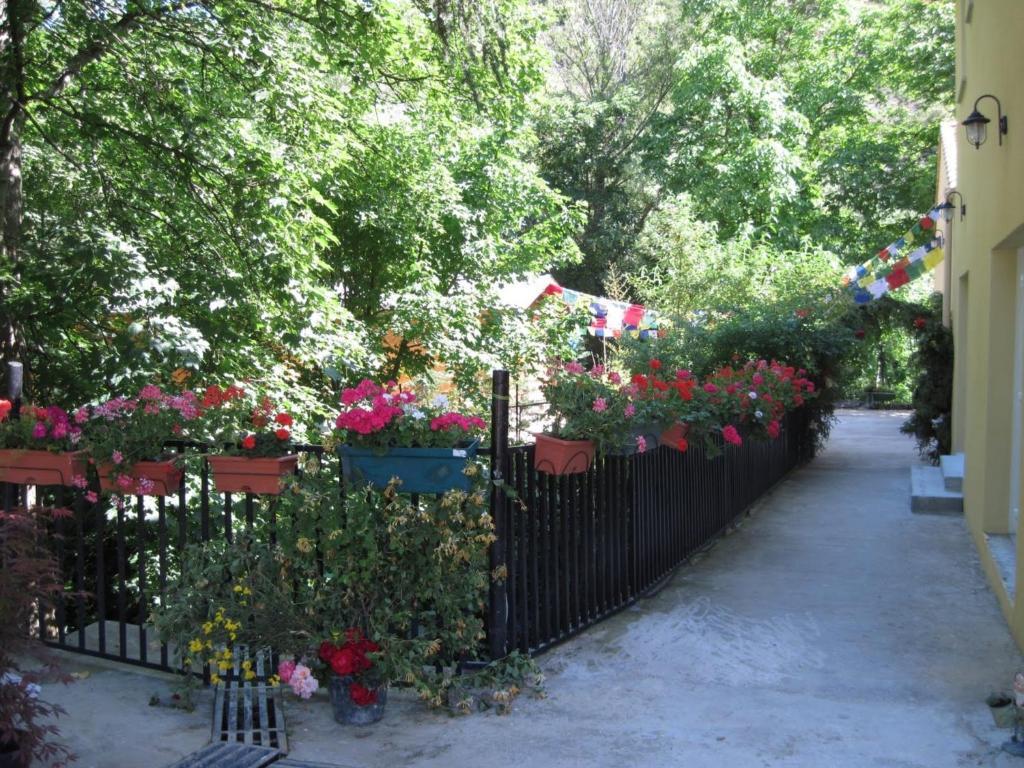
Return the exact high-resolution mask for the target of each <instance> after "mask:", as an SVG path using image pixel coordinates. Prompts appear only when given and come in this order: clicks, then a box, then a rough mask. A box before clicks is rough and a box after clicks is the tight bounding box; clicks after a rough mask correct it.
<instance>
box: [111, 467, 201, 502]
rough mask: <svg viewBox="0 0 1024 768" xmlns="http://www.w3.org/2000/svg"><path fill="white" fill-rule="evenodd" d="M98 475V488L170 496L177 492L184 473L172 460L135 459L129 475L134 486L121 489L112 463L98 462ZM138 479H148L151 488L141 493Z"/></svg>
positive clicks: (131, 493) (127, 492)
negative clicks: (125, 489) (151, 485)
mask: <svg viewBox="0 0 1024 768" xmlns="http://www.w3.org/2000/svg"><path fill="white" fill-rule="evenodd" d="M97 470H98V472H99V476H100V488H101V489H102V490H103V491H106V492H110V493H125V494H128V495H130V496H171V495H173V494H175V493H177V492H178V488H179V487H180V486H181V478H182V476H183V475H184V474H185V472H184V470H182V469H180V468H179V467H178V466H177V465H176V464H175V463H174V462H173V461H137V462H135V466H134V467H132V471H131V476H132V478H133V479H134V480H135V481H136V482H135V486H134V487H133V488H131V489H130V490H128V491H123V490H122V489H121V487H120V486H119V485H118V484H117V482H116V480H117V475H116V473H115V472H114V465H113V464H100V466H99V467H98V468H97ZM139 480H149V481H151V482H152V483H153V488H152V489H151V490H150V491H148V492H146V493H142V491H141V490H139V484H138V481H139Z"/></svg>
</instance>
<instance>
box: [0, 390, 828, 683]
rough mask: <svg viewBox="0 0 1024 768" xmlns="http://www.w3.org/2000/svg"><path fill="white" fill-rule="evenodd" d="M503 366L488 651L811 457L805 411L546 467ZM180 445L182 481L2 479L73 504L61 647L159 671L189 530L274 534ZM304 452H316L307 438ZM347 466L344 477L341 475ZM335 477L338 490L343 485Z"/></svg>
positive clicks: (48, 499) (171, 655)
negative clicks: (577, 468)
mask: <svg viewBox="0 0 1024 768" xmlns="http://www.w3.org/2000/svg"><path fill="white" fill-rule="evenodd" d="M509 412H510V400H509V397H508V375H507V373H506V372H504V371H496V372H495V375H494V397H493V406H492V424H491V428H492V444H491V447H490V448H487V449H484V450H483V451H482V452H481V455H482V456H483V457H484V458H485V459H486V460H489V461H490V462H491V466H492V469H493V475H494V477H495V478H496V479H498V480H500V482H499V483H495V484H493V485H492V489H491V500H490V512H491V515H492V517H493V519H494V521H495V526H496V535H497V541H496V543H495V544H494V545H493V546H492V548H491V561H490V567H491V569H492V571H494V572H499V573H500V572H502V571H504V572H505V573H506V574H507V577H506V578H505V579H503V580H497V581H493V582H492V587H491V591H490V596H489V608H488V611H487V615H486V617H485V623H486V626H487V633H488V647H487V648H486V649H483V654H484V655H485V656H490V657H491V658H499V657H501V656H504V655H505V654H506V653H508V652H509V651H511V650H513V649H519V650H521V651H523V652H527V653H537V652H540V651H543V650H544V649H546V648H548V647H550V646H551V645H553V644H555V643H557V642H559V641H561V640H564V639H565V638H567V637H570V636H572V635H573V634H575V633H577V632H579V631H580V630H582V629H584V628H586V627H588V626H590V625H592V624H594V623H595V622H597V621H600V620H601V619H602V618H604V617H605V616H608V615H609V614H611V613H614V612H615V611H617V610H619V609H621V608H623V607H625V606H627V605H629V604H631V603H632V602H633V601H635V600H636V599H637V598H638V597H639V596H641V595H643V594H644V593H645V592H647V591H649V590H651V589H652V587H655V586H656V585H658V583H659V582H660V581H662V580H663V579H664V578H665V577H666V576H667V575H668V574H670V573H671V572H672V570H673V569H674V568H676V567H677V566H678V565H679V564H680V563H682V562H684V561H685V560H686V559H687V558H688V557H689V556H690V555H691V554H693V553H694V552H695V551H697V550H699V549H700V548H701V547H703V546H705V545H706V544H707V543H708V542H709V541H710V540H711V539H712V538H714V537H715V536H716V535H718V534H719V533H720V532H721V531H722V530H723V529H724V528H725V527H726V526H728V525H729V524H730V523H731V522H732V521H733V520H734V519H735V518H736V517H737V516H738V515H739V514H741V513H742V512H743V511H744V510H745V509H747V508H748V507H749V505H750V504H751V503H752V502H753V501H754V500H756V499H757V498H758V496H760V495H761V494H763V493H764V492H765V491H766V490H767V489H768V488H770V487H771V486H772V485H773V484H774V483H776V482H777V481H778V480H779V479H780V478H781V477H782V476H783V475H785V474H786V473H787V472H788V471H789V470H791V469H793V468H794V467H795V466H797V465H798V464H800V463H801V462H803V461H806V460H808V459H809V458H810V457H811V451H812V445H813V441H812V440H811V434H810V432H809V431H808V429H807V426H808V425H807V420H806V417H805V416H804V415H803V414H802V412H800V411H797V412H795V413H791V414H789V415H788V416H787V417H786V419H785V422H784V426H783V431H782V435H781V436H780V438H779V439H777V440H774V441H772V442H769V443H759V442H754V441H749V440H748V441H745V442H744V444H743V446H741V447H739V448H734V447H732V446H726V447H725V450H724V451H723V452H722V453H721V455H719V456H717V457H716V458H713V459H709V458H707V457H706V455H705V453H704V451H703V449H702V447H701V446H699V445H697V444H696V442H697V441H694V443H693V444H692V445H691V447H690V449H689V451H687V452H686V453H679V452H677V451H674V450H672V449H669V448H666V447H662V448H658V449H656V450H653V451H648V452H647V453H645V454H642V455H634V456H629V457H613V456H608V457H599V458H598V459H597V460H596V461H595V463H594V464H593V466H592V467H591V468H590V469H589V471H587V472H586V473H584V474H579V475H570V476H561V477H556V476H550V475H547V474H545V473H543V472H539V471H537V470H535V469H534V468H533V450H534V448H533V446H532V445H510V443H509V439H508V438H509ZM168 445H169V446H171V447H172V448H173V449H174V450H176V451H178V452H180V453H182V454H184V456H185V457H186V460H185V474H184V476H183V478H182V480H181V484H180V487H179V488H178V491H177V493H175V494H173V495H170V496H166V497H156V498H153V497H145V498H144V497H134V498H132V499H131V500H130V501H129V503H127V504H125V505H124V506H122V507H119V506H118V505H116V504H111V503H110V502H109V500H104V499H103V498H100V500H99V501H98V502H97V503H89V502H88V501H87V500H86V497H85V494H84V492H83V491H82V490H79V489H72V488H65V487H37V486H15V485H11V484H4V483H0V499H2V502H3V508H4V509H5V510H7V511H10V510H11V509H13V508H15V507H19V506H26V505H31V504H37V503H38V504H44V505H48V506H56V507H58V508H64V509H66V510H67V512H66V513H65V514H64V515H62V516H57V517H55V518H54V519H53V521H52V522H51V523H50V525H51V530H50V531H49V533H50V541H51V542H52V545H53V548H54V551H55V553H56V556H57V560H58V563H59V566H60V571H61V574H62V576H63V580H64V585H65V595H64V599H62V600H60V601H58V603H57V606H56V610H55V611H53V612H52V613H50V614H41V615H40V616H39V620H38V632H39V636H40V638H41V639H43V640H44V641H46V642H47V643H49V644H51V645H54V646H57V647H60V648H64V649H66V650H69V651H75V652H79V653H84V654H89V655H93V656H100V657H104V658H108V659H113V660H117V661H121V662H125V663H129V664H136V665H142V666H146V667H153V668H158V669H163V670H175V669H178V668H179V664H180V660H179V659H178V657H177V654H176V650H175V649H174V648H169V647H168V646H167V645H166V644H163V643H160V642H159V641H158V639H157V638H156V637H154V634H155V633H154V632H153V631H152V628H151V627H150V626H149V625H148V616H149V614H150V613H151V611H152V609H153V608H154V607H155V606H156V605H157V604H158V602H159V600H160V599H161V597H162V595H163V594H164V593H165V590H166V588H167V585H168V581H169V579H171V578H173V576H174V574H175V573H177V572H178V571H179V570H180V565H181V560H182V558H183V556H184V555H185V551H186V546H187V545H188V544H189V543H193V542H201V541H210V540H213V539H226V540H228V541H230V540H231V539H232V537H233V536H235V535H236V534H237V533H238V532H241V531H245V530H250V531H251V530H256V531H257V532H258V534H259V535H261V536H263V537H264V538H265V540H266V541H267V542H268V543H273V541H274V540H275V538H276V525H277V522H276V519H275V518H274V511H273V510H274V506H273V505H272V504H269V505H268V504H263V503H261V502H260V499H259V497H255V496H253V495H252V494H245V495H241V494H236V495H232V494H224V493H216V492H215V491H214V490H213V489H212V486H211V478H210V468H209V465H208V463H207V461H206V459H205V458H204V457H203V449H204V446H201V445H198V444H191V443H184V442H178V443H169V444H168ZM300 450H301V451H306V452H316V453H321V452H322V451H323V448H321V447H320V446H315V445H306V446H301V447H300ZM343 488H344V481H343V480H341V479H340V478H339V489H343ZM339 492H341V491H340V490H339Z"/></svg>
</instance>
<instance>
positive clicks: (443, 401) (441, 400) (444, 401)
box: [434, 395, 448, 408]
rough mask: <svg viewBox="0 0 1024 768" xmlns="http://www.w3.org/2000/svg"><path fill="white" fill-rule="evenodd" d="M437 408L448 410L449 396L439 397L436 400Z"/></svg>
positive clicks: (435, 405)
mask: <svg viewBox="0 0 1024 768" xmlns="http://www.w3.org/2000/svg"><path fill="white" fill-rule="evenodd" d="M434 407H435V408H447V407H448V395H438V396H437V397H435V398H434Z"/></svg>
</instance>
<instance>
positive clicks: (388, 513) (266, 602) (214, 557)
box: [156, 453, 493, 706]
mask: <svg viewBox="0 0 1024 768" xmlns="http://www.w3.org/2000/svg"><path fill="white" fill-rule="evenodd" d="M469 471H473V472H475V473H476V476H477V477H478V478H481V480H482V475H481V474H480V470H479V469H478V468H477V467H476V466H475V465H471V469H470V470H469ZM337 477H338V467H337V460H336V459H335V458H334V457H333V456H331V455H330V454H329V453H327V454H325V455H324V457H323V459H322V463H321V461H318V460H317V459H315V458H312V457H311V458H309V459H308V460H306V463H305V466H304V467H303V473H302V475H301V478H300V479H298V480H297V481H296V482H295V483H294V484H293V485H292V487H291V488H290V489H289V490H288V492H286V493H285V494H283V495H282V496H280V497H279V498H278V499H276V500H275V501H274V502H272V503H273V504H274V505H275V507H274V519H275V520H276V528H275V530H276V533H277V543H276V544H274V545H268V544H267V543H266V542H267V541H268V540H269V538H268V534H269V527H263V526H269V524H270V522H269V521H270V518H269V516H267V517H264V518H263V519H262V520H261V521H260V522H259V524H258V525H259V527H258V528H257V529H255V530H254V534H253V536H252V537H248V536H240V537H238V538H237V539H236V541H235V543H233V544H227V543H224V542H209V543H206V544H202V545H197V546H195V547H193V548H192V549H191V550H190V551H189V553H188V555H187V556H186V557H185V558H184V561H183V572H182V574H181V576H180V578H178V579H177V580H175V582H174V583H173V584H171V585H170V586H169V590H168V597H167V599H166V600H165V601H164V604H163V605H162V606H161V608H160V610H159V611H158V612H157V615H156V626H157V628H158V629H159V631H160V634H161V636H162V637H164V638H166V639H174V640H175V641H177V642H180V643H181V644H182V645H181V646H180V647H188V646H189V644H190V643H193V641H196V640H198V641H199V642H200V644H202V643H204V642H205V641H206V639H208V638H211V636H212V639H215V640H216V641H217V642H212V641H211V645H212V646H213V648H207V649H201V650H202V652H203V653H208V652H209V651H210V650H216V648H217V647H220V646H223V647H229V646H230V645H231V644H233V643H242V642H244V643H248V644H250V645H254V646H264V645H269V646H271V647H272V648H274V650H276V651H278V652H280V653H282V654H294V655H295V656H296V658H299V659H301V658H305V659H306V660H307V662H308V663H315V659H316V649H317V647H318V646H319V644H320V642H322V641H324V640H332V639H334V638H335V637H340V636H343V634H344V632H345V630H346V629H348V628H349V627H358V628H360V629H361V630H362V631H363V632H364V633H365V634H366V636H367V637H368V638H370V639H372V640H373V641H375V642H377V643H379V644H380V646H381V649H382V650H381V652H380V653H379V654H377V655H376V656H375V658H376V665H377V668H378V669H379V671H380V673H381V675H382V677H383V679H384V680H385V681H389V682H392V683H402V684H406V685H410V686H412V687H414V688H415V690H416V691H417V693H419V695H420V696H421V697H422V698H423V699H424V700H425V701H428V702H429V703H430V704H431V705H434V706H443V705H444V703H445V701H446V691H447V689H448V687H450V686H451V684H452V680H451V678H450V677H448V676H445V675H444V674H443V672H442V671H439V670H442V669H443V668H444V667H454V666H456V665H457V664H458V663H459V662H460V661H461V660H462V659H463V658H473V657H474V656H475V653H476V651H477V649H478V644H479V642H480V641H481V639H482V638H483V626H482V621H481V619H480V615H481V611H482V609H483V606H484V599H485V596H486V591H487V589H488V586H489V584H490V573H489V570H488V558H487V551H488V547H489V545H490V543H491V541H492V540H493V532H492V531H493V524H492V521H491V520H490V517H489V516H488V514H487V512H486V498H485V494H484V493H483V486H482V483H481V484H480V487H478V488H477V489H476V490H474V491H473V492H472V493H468V494H467V493H464V492H461V491H451V492H449V493H447V494H445V495H444V496H443V497H441V498H439V499H427V498H423V499H421V500H420V501H419V503H418V504H417V505H414V504H413V503H412V502H411V500H410V497H409V496H408V495H400V494H397V493H396V492H395V488H393V487H389V488H387V489H385V490H383V491H380V492H375V491H371V490H369V489H352V490H351V491H350V492H349V493H347V494H346V495H345V496H344V497H342V496H341V495H340V494H339V492H338V483H337ZM218 611H219V612H220V614H221V616H222V620H221V621H219V622H218V621H216V613H217V612H218ZM224 620H228V621H231V622H232V626H234V625H235V624H237V628H236V629H234V630H233V633H234V637H232V636H230V633H229V634H227V635H224V632H226V631H227V630H226V629H225V627H224ZM208 624H209V626H210V629H211V632H209V633H207V632H205V631H204V630H205V627H206V626H207V625H208ZM214 630H216V632H214ZM218 632H219V633H220V634H219V635H218V634H217V633H218ZM193 647H196V646H193ZM203 658H205V656H204V657H203Z"/></svg>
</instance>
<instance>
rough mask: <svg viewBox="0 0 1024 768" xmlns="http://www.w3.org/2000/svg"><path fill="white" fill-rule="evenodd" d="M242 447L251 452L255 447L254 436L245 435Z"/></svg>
mask: <svg viewBox="0 0 1024 768" xmlns="http://www.w3.org/2000/svg"><path fill="white" fill-rule="evenodd" d="M242 447H243V448H245V450H247V451H251V450H252V449H253V448H255V447H256V435H246V436H245V437H243V438H242Z"/></svg>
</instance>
